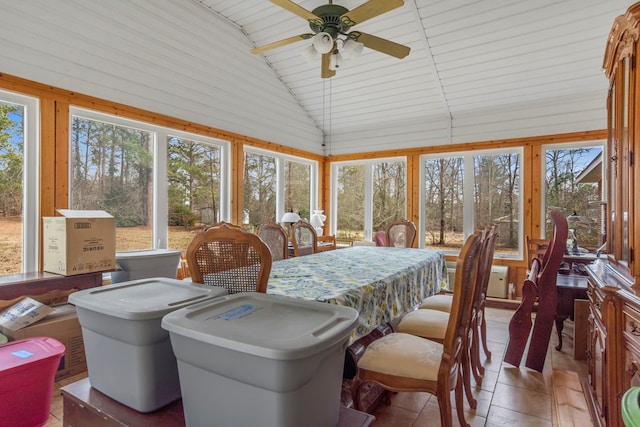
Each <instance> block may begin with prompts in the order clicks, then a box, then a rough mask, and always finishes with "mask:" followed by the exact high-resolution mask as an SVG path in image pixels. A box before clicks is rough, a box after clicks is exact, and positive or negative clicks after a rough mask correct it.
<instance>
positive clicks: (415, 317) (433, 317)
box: [396, 227, 495, 409]
mask: <svg viewBox="0 0 640 427" xmlns="http://www.w3.org/2000/svg"><path fill="white" fill-rule="evenodd" d="M480 233H481V234H480V236H481V237H480V251H479V253H478V267H477V268H478V271H477V274H476V283H475V284H474V288H475V290H474V298H473V301H472V306H471V318H470V321H469V327H468V328H467V329H465V332H464V337H465V339H464V340H463V347H464V348H463V352H462V380H463V385H464V392H465V395H466V397H467V401H468V402H469V406H471V408H474V409H475V408H476V407H477V401H476V399H475V397H474V396H473V393H472V390H471V375H473V376H474V378H475V380H476V384H481V383H482V375H483V374H484V368H483V367H482V363H481V361H480V353H479V347H478V345H477V343H478V341H479V338H478V334H479V331H478V330H477V328H478V327H479V324H478V322H477V319H478V317H479V315H480V313H478V311H479V310H480V306H481V303H482V301H481V299H482V298H483V288H486V287H487V286H488V281H489V274H490V273H491V260H492V259H493V250H492V244H493V243H492V240H493V238H494V235H495V227H487V228H485V230H483V231H482V232H480ZM485 281H486V283H485ZM484 292H485V293H486V291H484ZM451 296H452V295H451ZM451 301H452V302H453V298H451ZM451 307H452V306H450V307H449V311H441V310H437V309H431V308H418V309H417V310H414V311H412V312H409V313H407V314H406V315H405V316H403V317H402V319H401V320H400V322H398V324H397V326H396V330H397V331H398V332H404V333H408V334H412V335H417V336H420V337H422V338H426V339H430V340H434V341H436V342H443V340H444V336H445V332H446V329H447V325H448V322H449V317H450V316H451V313H450V310H451ZM474 352H477V354H475V353H474Z"/></svg>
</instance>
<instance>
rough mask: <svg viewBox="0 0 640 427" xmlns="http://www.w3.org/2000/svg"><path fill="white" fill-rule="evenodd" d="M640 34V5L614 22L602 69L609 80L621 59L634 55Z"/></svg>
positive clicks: (633, 7) (632, 7)
mask: <svg viewBox="0 0 640 427" xmlns="http://www.w3.org/2000/svg"><path fill="white" fill-rule="evenodd" d="M639 34H640V3H636V4H634V5H633V6H631V7H629V9H627V13H625V14H624V15H620V16H618V17H617V18H616V19H615V21H614V22H613V26H612V27H611V32H610V33H609V38H608V39H607V47H606V50H605V55H604V61H603V64H602V68H603V69H604V73H605V75H606V76H607V78H611V76H612V75H613V74H614V72H615V70H616V66H617V64H618V62H619V60H620V58H622V57H624V56H628V55H633V52H634V48H633V46H634V43H635V42H636V41H638V36H639Z"/></svg>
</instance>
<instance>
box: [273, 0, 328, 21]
mask: <svg viewBox="0 0 640 427" xmlns="http://www.w3.org/2000/svg"><path fill="white" fill-rule="evenodd" d="M271 3H273V4H277V5H278V6H280V7H281V8H283V9H287V10H288V11H289V12H291V13H294V14H296V15H298V16H300V17H301V18H304V19H306V20H307V21H313V20H314V19H319V18H318V17H317V16H316V15H315V14H313V13H311V12H309V11H308V10H307V9H305V8H304V7H302V6H300V5H298V4H296V3H294V2H292V1H291V0H271Z"/></svg>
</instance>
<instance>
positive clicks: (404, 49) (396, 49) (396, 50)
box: [349, 31, 411, 59]
mask: <svg viewBox="0 0 640 427" xmlns="http://www.w3.org/2000/svg"><path fill="white" fill-rule="evenodd" d="M352 34H353V35H354V36H353V38H354V39H355V40H356V41H359V42H360V43H362V44H364V45H365V46H366V47H368V48H369V49H373V50H377V51H378V52H382V53H386V54H387V55H391V56H395V57H396V58H399V59H402V58H404V57H405V56H407V55H409V52H411V48H410V47H408V46H405V45H402V44H398V43H396V42H392V41H391V40H387V39H383V38H380V37H376V36H372V35H371V34H366V33H361V32H359V31H352V32H351V33H350V34H349V36H351V35H352Z"/></svg>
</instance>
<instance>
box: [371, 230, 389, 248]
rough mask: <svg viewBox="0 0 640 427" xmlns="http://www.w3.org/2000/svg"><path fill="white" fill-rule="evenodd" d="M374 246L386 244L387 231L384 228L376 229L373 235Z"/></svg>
mask: <svg viewBox="0 0 640 427" xmlns="http://www.w3.org/2000/svg"><path fill="white" fill-rule="evenodd" d="M373 240H374V242H375V243H376V246H387V232H386V231H385V230H380V231H376V234H374V235H373Z"/></svg>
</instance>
